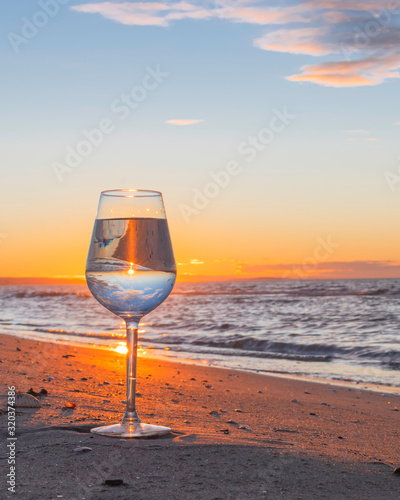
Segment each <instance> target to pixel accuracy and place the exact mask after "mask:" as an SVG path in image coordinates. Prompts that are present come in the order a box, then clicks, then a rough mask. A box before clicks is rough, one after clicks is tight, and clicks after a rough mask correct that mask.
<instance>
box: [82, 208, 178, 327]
mask: <svg viewBox="0 0 400 500" xmlns="http://www.w3.org/2000/svg"><path fill="white" fill-rule="evenodd" d="M175 278H176V267H175V260H174V254H173V250H172V244H171V239H170V236H169V230H168V223H167V220H166V219H152V218H134V219H98V220H96V222H95V226H94V229H93V234H92V240H91V243H90V250H89V255H88V260H87V264H86V280H87V284H88V287H89V289H90V291H91V293H92V294H93V296H94V297H95V298H96V299H97V300H98V302H100V304H102V305H103V306H104V307H106V308H107V309H108V310H110V311H111V312H113V313H114V314H116V315H117V316H120V317H121V318H123V319H125V320H129V319H130V318H137V319H140V318H141V317H142V316H145V315H146V314H148V313H149V312H150V311H152V310H153V309H155V308H156V307H158V306H159V305H160V304H161V303H162V302H163V301H164V300H165V299H166V298H167V297H168V295H169V294H170V293H171V290H172V288H173V286H174V284H175Z"/></svg>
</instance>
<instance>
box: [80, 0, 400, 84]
mask: <svg viewBox="0 0 400 500" xmlns="http://www.w3.org/2000/svg"><path fill="white" fill-rule="evenodd" d="M71 9H72V10H75V11H77V12H85V13H91V14H100V15H101V16H103V17H104V18H106V19H110V20H112V21H115V22H119V23H122V24H125V25H142V26H160V27H167V26H170V25H171V24H172V23H173V22H176V21H180V20H184V19H192V20H211V19H221V20H225V21H230V22H233V23H248V24H254V25H258V26H266V29H268V27H269V30H268V31H267V32H266V33H264V34H263V35H262V36H259V37H257V38H256V39H255V40H254V45H255V46H256V47H257V48H259V49H262V50H266V51H274V52H283V53H290V54H298V55H307V56H313V57H318V58H325V59H324V60H322V61H320V62H318V63H316V64H308V65H305V66H302V67H301V68H300V71H299V72H298V73H295V74H293V75H290V76H288V77H287V80H289V81H291V82H296V83H305V82H307V83H314V84H318V85H323V86H327V87H359V86H372V85H379V84H381V83H383V82H386V81H388V80H390V79H393V78H399V77H400V73H399V69H400V46H399V43H398V42H399V37H400V24H399V21H400V0H399V1H397V2H395V1H392V2H386V1H382V0H363V1H361V0H312V1H311V0H299V1H298V2H297V4H295V5H293V4H292V3H291V2H290V0H286V2H285V1H284V2H278V0H274V1H268V2H267V1H266V0H206V1H203V2H200V0H192V1H184V0H182V1H178V2H172V1H169V2H168V1H166V0H162V1H160V2H134V1H125V2H118V1H116V2H97V3H94V2H92V3H83V4H81V5H75V6H72V7H71ZM277 25H279V28H278V29H274V27H275V26H277ZM302 25H303V26H302ZM332 56H334V57H335V59H333V60H332ZM327 57H329V59H328V60H326V58H327Z"/></svg>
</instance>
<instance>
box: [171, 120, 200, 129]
mask: <svg viewBox="0 0 400 500" xmlns="http://www.w3.org/2000/svg"><path fill="white" fill-rule="evenodd" d="M201 122H204V120H186V119H176V120H175V119H174V120H167V121H166V122H165V123H168V124H170V125H178V126H180V127H184V126H186V125H195V124H196V123H201Z"/></svg>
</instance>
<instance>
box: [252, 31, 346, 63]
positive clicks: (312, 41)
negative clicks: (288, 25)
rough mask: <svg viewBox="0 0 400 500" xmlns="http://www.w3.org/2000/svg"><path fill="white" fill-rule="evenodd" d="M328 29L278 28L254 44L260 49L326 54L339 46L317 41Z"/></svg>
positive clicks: (317, 54)
mask: <svg viewBox="0 0 400 500" xmlns="http://www.w3.org/2000/svg"><path fill="white" fill-rule="evenodd" d="M326 31H327V30H326V29H325V28H300V29H292V30H288V29H283V30H276V31H271V32H270V33H267V34H265V35H264V36H262V37H260V38H257V39H256V40H254V45H255V46H256V47H258V48H259V49H263V50H272V51H275V52H287V53H291V54H307V55H312V56H324V55H328V54H331V53H332V52H336V51H337V50H338V49H337V47H329V46H328V45H327V44H324V43H319V42H318V41H317V40H318V37H321V36H322V35H323V34H325V33H326ZM339 50H340V49H339Z"/></svg>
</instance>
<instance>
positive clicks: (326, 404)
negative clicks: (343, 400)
mask: <svg viewBox="0 0 400 500" xmlns="http://www.w3.org/2000/svg"><path fill="white" fill-rule="evenodd" d="M320 405H322V406H329V405H328V403H320Z"/></svg>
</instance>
